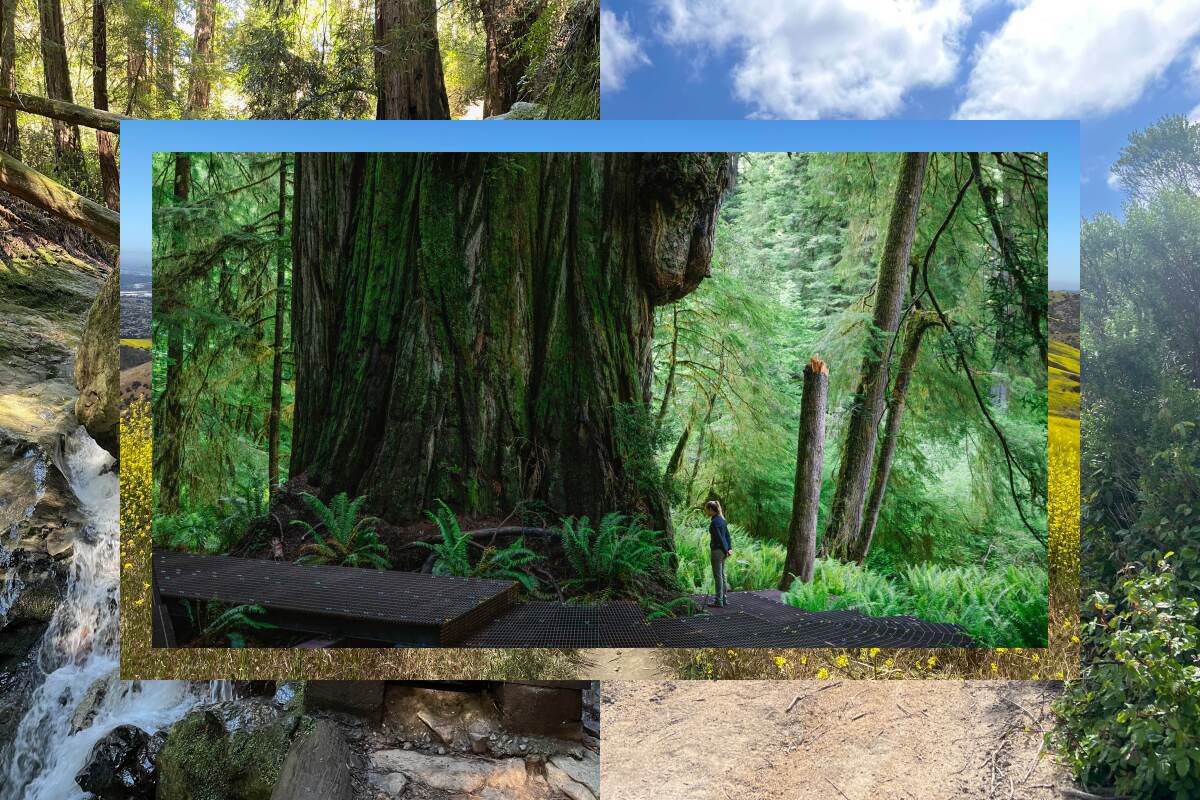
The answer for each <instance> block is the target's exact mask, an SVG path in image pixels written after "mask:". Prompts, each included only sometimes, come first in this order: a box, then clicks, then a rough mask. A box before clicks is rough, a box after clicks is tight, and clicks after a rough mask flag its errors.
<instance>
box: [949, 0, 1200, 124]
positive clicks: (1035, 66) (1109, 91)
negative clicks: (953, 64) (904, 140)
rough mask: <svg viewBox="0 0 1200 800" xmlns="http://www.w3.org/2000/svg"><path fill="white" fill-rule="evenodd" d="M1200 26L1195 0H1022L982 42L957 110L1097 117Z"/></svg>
mask: <svg viewBox="0 0 1200 800" xmlns="http://www.w3.org/2000/svg"><path fill="white" fill-rule="evenodd" d="M1197 32H1200V0H1091V1H1090V2H1088V3H1086V4H1082V3H1069V2H1063V0H1026V2H1025V3H1024V5H1022V6H1021V7H1020V8H1017V9H1016V10H1015V11H1013V13H1012V14H1011V15H1010V16H1009V18H1008V19H1007V20H1006V21H1005V22H1004V24H1003V25H1002V26H1001V27H1000V28H999V30H997V31H996V32H995V33H994V34H992V35H991V36H989V37H987V38H986V39H985V40H984V41H983V42H981V43H980V45H979V46H978V48H977V49H976V52H975V55H974V65H973V67H972V70H971V75H970V77H969V79H968V81H967V90H966V99H965V100H964V101H963V103H962V105H961V106H960V107H959V109H958V112H957V116H959V117H965V118H973V119H1052V118H1068V119H1070V118H1078V117H1089V116H1098V115H1103V114H1107V113H1111V112H1113V111H1117V110H1119V109H1122V108H1125V107H1127V106H1129V105H1132V104H1133V103H1135V102H1137V100H1138V98H1140V97H1141V95H1142V92H1143V91H1144V90H1145V88H1146V87H1147V85H1148V84H1149V83H1151V82H1152V81H1154V80H1155V79H1157V78H1159V77H1160V76H1161V75H1162V74H1163V72H1164V71H1165V70H1166V69H1167V67H1168V66H1170V65H1171V64H1172V63H1173V62H1174V61H1175V60H1176V59H1177V58H1178V57H1179V56H1180V55H1181V54H1182V53H1183V52H1184V51H1185V49H1186V48H1187V45H1188V43H1189V41H1190V40H1191V39H1192V38H1193V37H1194V36H1195V35H1196V34H1197Z"/></svg>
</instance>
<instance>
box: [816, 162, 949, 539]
mask: <svg viewBox="0 0 1200 800" xmlns="http://www.w3.org/2000/svg"><path fill="white" fill-rule="evenodd" d="M928 161H929V154H928V153H905V154H904V155H903V156H901V158H900V175H899V178H898V179H897V181H896V195H895V198H894V199H893V200H892V211H891V217H890V219H889V220H888V230H887V238H886V240H885V241H884V245H883V256H882V257H881V258H880V260H879V277H878V279H877V280H876V283H875V312H874V315H873V317H872V324H873V325H874V332H875V333H874V335H872V337H871V339H870V342H869V344H868V346H867V351H866V353H864V354H863V362H862V368H861V370H860V371H859V382H858V388H857V389H855V392H854V400H853V402H852V405H851V407H850V419H849V422H847V424H846V439H845V443H844V446H843V447H842V460H841V464H840V465H839V470H838V480H837V488H836V490H835V492H834V496H833V504H832V505H831V506H830V509H829V520H828V522H827V523H826V526H825V540H824V548H825V550H826V551H827V552H828V553H830V554H832V555H833V556H835V557H837V558H841V559H846V558H848V557H849V554H850V553H851V552H852V551H853V549H854V544H855V540H856V539H857V537H858V534H859V531H860V529H861V525H862V516H863V505H864V503H865V501H866V495H867V484H868V483H869V482H870V480H871V462H872V460H873V459H874V457H875V443H876V440H877V437H878V432H879V421H880V420H881V419H882V418H883V411H884V404H885V402H886V397H887V388H888V362H889V360H890V357H891V353H892V345H893V339H894V337H895V334H896V329H897V328H898V327H899V325H900V310H901V306H902V305H903V301H904V287H905V286H906V285H907V284H908V257H909V253H910V252H911V251H912V243H913V236H914V234H915V232H916V228H917V211H918V210H919V209H920V206H921V186H922V184H923V183H924V180H925V166H926V164H927V163H928Z"/></svg>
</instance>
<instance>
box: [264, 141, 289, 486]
mask: <svg viewBox="0 0 1200 800" xmlns="http://www.w3.org/2000/svg"><path fill="white" fill-rule="evenodd" d="M287 171H288V162H287V157H286V156H283V157H281V158H280V159H279V216H278V217H277V218H276V220H275V236H276V237H277V238H278V239H279V240H280V243H279V252H278V253H276V255H275V336H274V338H273V339H272V340H271V349H272V359H271V411H270V416H269V417H268V419H267V491H268V492H270V494H271V496H274V495H275V490H276V488H277V487H278V486H279V416H280V406H281V405H282V404H283V316H284V311H285V309H286V301H287V295H286V294H285V293H284V292H285V289H286V288H287V279H286V267H287V259H285V258H284V251H283V243H282V239H283V225H284V220H285V212H286V211H287Z"/></svg>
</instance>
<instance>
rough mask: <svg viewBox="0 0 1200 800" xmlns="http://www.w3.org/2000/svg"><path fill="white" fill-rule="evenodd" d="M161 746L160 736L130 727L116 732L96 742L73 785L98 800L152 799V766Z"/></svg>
mask: <svg viewBox="0 0 1200 800" xmlns="http://www.w3.org/2000/svg"><path fill="white" fill-rule="evenodd" d="M162 744H163V738H162V737H161V736H151V735H150V734H148V733H146V732H145V731H144V730H142V729H141V728H137V727H134V726H133V725H122V726H120V727H119V728H115V729H114V730H112V731H111V732H110V733H108V734H107V735H106V736H105V737H104V738H103V739H101V740H100V741H98V742H96V745H95V746H94V747H93V748H92V752H91V755H89V756H88V760H87V765H86V766H84V768H83V769H81V770H80V771H79V773H78V774H77V775H76V776H75V783H77V784H79V788H80V789H83V790H84V791H85V792H91V793H92V794H94V795H96V797H97V798H99V799H100V800H142V798H153V797H154V794H155V789H156V787H157V785H158V776H157V774H156V771H155V763H154V762H155V759H156V758H157V756H158V751H159V749H160V748H161V747H162Z"/></svg>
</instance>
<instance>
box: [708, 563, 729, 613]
mask: <svg viewBox="0 0 1200 800" xmlns="http://www.w3.org/2000/svg"><path fill="white" fill-rule="evenodd" d="M711 554H712V571H713V586H715V587H716V589H717V600H716V603H717V605H719V606H723V605H725V588H726V585H727V584H726V583H725V551H724V550H713V551H711Z"/></svg>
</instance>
